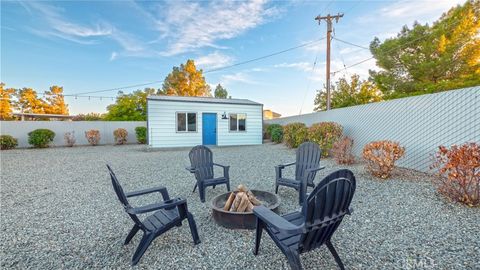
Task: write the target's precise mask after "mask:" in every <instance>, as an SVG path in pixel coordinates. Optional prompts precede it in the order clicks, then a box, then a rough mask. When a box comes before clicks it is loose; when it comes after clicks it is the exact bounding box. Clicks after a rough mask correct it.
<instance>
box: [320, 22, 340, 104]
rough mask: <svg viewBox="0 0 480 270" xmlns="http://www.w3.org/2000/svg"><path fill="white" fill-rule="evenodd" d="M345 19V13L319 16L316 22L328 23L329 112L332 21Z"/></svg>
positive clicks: (328, 100)
mask: <svg viewBox="0 0 480 270" xmlns="http://www.w3.org/2000/svg"><path fill="white" fill-rule="evenodd" d="M341 17H343V13H342V14H340V13H338V14H337V15H333V16H331V15H330V14H328V15H327V16H320V15H318V16H317V17H315V20H316V21H318V24H320V22H321V21H322V20H325V21H326V22H327V111H328V110H330V103H331V102H330V41H331V40H332V37H331V36H332V31H333V27H332V20H333V19H335V22H336V23H338V20H340V18H341Z"/></svg>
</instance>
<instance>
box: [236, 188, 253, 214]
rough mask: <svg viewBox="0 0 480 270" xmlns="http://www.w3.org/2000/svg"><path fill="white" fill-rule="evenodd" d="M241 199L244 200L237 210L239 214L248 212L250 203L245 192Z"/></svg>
mask: <svg viewBox="0 0 480 270" xmlns="http://www.w3.org/2000/svg"><path fill="white" fill-rule="evenodd" d="M241 197H242V200H241V201H240V205H239V206H238V208H237V212H245V210H247V207H248V204H249V203H250V201H249V200H248V196H247V194H245V193H244V192H242V195H241Z"/></svg>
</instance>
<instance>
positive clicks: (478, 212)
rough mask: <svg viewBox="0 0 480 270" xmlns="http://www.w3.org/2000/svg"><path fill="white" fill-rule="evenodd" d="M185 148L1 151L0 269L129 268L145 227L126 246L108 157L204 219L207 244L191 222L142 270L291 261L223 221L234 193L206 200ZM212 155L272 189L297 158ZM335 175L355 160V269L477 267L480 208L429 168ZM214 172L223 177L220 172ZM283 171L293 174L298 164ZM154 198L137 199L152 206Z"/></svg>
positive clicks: (343, 231) (259, 149) (315, 257)
mask: <svg viewBox="0 0 480 270" xmlns="http://www.w3.org/2000/svg"><path fill="white" fill-rule="evenodd" d="M188 151H189V149H176V150H175V149H173V150H162V151H145V146H142V145H122V146H96V147H88V146H85V147H73V148H50V149H18V150H9V151H2V152H1V153H0V157H1V186H0V188H1V191H0V194H1V210H0V213H1V231H0V248H1V267H2V268H17V269H24V268H41V269H59V268H82V269H85V268H109V269H112V268H115V269H117V268H131V266H130V261H131V256H132V255H133V253H134V251H135V248H136V247H137V245H138V243H139V241H140V234H139V235H137V236H136V237H135V238H134V239H133V240H132V242H131V243H130V244H129V245H127V246H123V241H124V239H125V237H126V235H127V233H128V231H129V229H130V228H131V226H132V225H133V223H132V221H131V220H130V219H129V217H128V216H127V215H126V214H125V212H124V211H123V208H122V207H121V205H120V203H119V202H118V200H117V199H116V197H115V194H114V191H113V188H112V186H111V182H110V179H109V176H108V173H107V169H106V167H105V164H106V163H109V164H110V165H111V166H112V168H113V170H114V171H115V172H116V174H117V176H118V177H119V180H120V182H121V183H122V185H123V187H124V189H125V190H126V191H133V190H138V189H143V188H148V187H154V186H159V185H164V186H166V187H167V188H168V191H169V193H170V194H171V196H175V197H183V198H186V199H187V201H188V207H189V209H190V211H191V212H192V213H193V215H194V217H195V220H196V222H197V227H198V230H199V234H200V238H201V241H202V243H201V244H199V245H197V246H194V245H193V241H192V238H191V236H190V231H189V228H188V225H187V223H186V222H185V223H184V226H182V227H179V228H174V229H172V230H170V231H168V232H167V233H165V234H164V235H162V236H160V237H158V238H157V239H156V240H155V241H154V242H153V243H152V245H151V246H150V248H149V249H148V250H147V252H146V253H145V255H144V256H143V258H142V260H141V261H140V263H139V264H138V266H136V267H134V268H136V269H226V268H230V269H289V267H288V264H287V260H286V258H285V256H284V255H283V254H282V253H281V251H280V250H279V249H278V248H277V247H276V246H275V244H274V243H273V242H272V240H270V238H269V237H268V235H267V234H264V236H263V238H262V243H261V247H260V253H259V255H258V256H254V255H253V254H252V248H253V244H254V232H253V231H246V230H228V229H225V228H223V227H220V226H218V225H216V224H215V222H214V220H213V219H212V217H211V210H210V200H211V199H213V198H214V196H216V195H219V194H221V193H224V192H226V189H225V187H224V186H221V187H217V188H216V189H211V188H209V189H207V193H206V197H207V202H206V203H203V204H202V203H201V202H200V199H199V196H198V192H195V193H193V194H192V189H193V185H194V183H195V180H194V177H193V175H191V174H190V173H188V172H187V171H186V170H185V169H184V167H185V166H187V165H188V164H189V161H188ZM213 152H214V159H215V161H216V162H218V163H221V164H226V165H230V166H231V169H230V176H231V184H232V187H236V186H237V185H238V184H241V183H243V184H245V185H246V186H247V187H249V188H252V189H261V190H267V191H272V192H273V191H274V178H275V172H274V168H273V166H274V165H277V164H281V163H286V162H291V161H294V159H295V152H294V150H290V149H287V148H286V147H284V146H283V145H272V144H265V145H259V146H242V147H218V148H213ZM322 163H323V165H325V166H326V167H327V168H326V169H325V170H323V171H321V172H320V173H319V174H318V176H317V178H316V182H317V183H318V181H320V180H321V179H322V177H323V176H325V175H327V174H328V173H330V172H332V171H334V170H336V169H339V168H342V167H347V168H349V169H351V170H352V171H353V172H354V173H355V175H356V178H357V192H356V194H355V196H354V200H353V202H352V207H353V208H354V213H353V214H352V215H351V216H347V217H346V218H345V219H344V221H343V223H342V225H341V226H340V227H339V229H338V231H337V233H336V234H335V235H334V237H333V243H334V245H335V246H336V248H337V250H338V252H339V254H340V257H341V258H342V260H343V262H344V264H345V266H346V268H348V269H412V268H417V269H419V268H424V269H433V268H434V269H480V263H479V262H480V234H479V231H480V225H479V221H480V209H478V208H468V207H465V206H463V205H459V204H455V203H450V202H448V201H446V200H445V199H444V198H443V197H441V196H439V195H437V194H436V193H435V190H434V188H433V187H432V185H431V176H429V175H427V174H423V173H418V172H413V171H409V170H404V169H398V170H396V171H395V173H394V175H393V177H392V179H390V180H377V179H374V178H373V177H371V176H370V175H369V174H368V173H366V172H365V170H364V168H363V164H360V163H357V164H354V165H352V166H338V165H336V164H335V162H334V161H333V160H331V159H324V160H322ZM216 173H219V174H220V173H221V171H220V170H218V171H216ZM287 174H290V175H293V170H292V168H290V169H288V170H287ZM279 196H280V199H281V205H280V212H281V213H287V212H289V211H292V210H295V209H298V207H299V206H298V205H297V196H298V195H297V193H296V192H295V191H294V190H293V189H290V188H286V187H280V191H279ZM158 199H159V198H158V195H148V196H145V197H142V198H138V199H137V198H135V200H132V204H133V205H141V204H144V203H152V202H155V201H156V200H158ZM301 257H302V263H303V265H304V267H305V268H306V269H320V268H321V269H337V266H336V264H335V261H334V260H333V258H332V256H331V255H330V253H329V252H328V250H327V249H326V248H324V247H322V248H320V249H318V250H315V251H313V252H309V253H307V254H303V255H302V256H301Z"/></svg>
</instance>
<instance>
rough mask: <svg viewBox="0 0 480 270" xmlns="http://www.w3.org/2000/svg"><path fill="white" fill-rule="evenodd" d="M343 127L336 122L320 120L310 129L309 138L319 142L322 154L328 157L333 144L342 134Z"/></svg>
mask: <svg viewBox="0 0 480 270" xmlns="http://www.w3.org/2000/svg"><path fill="white" fill-rule="evenodd" d="M342 132H343V128H342V126H341V125H339V124H338V123H335V122H320V123H316V124H313V125H312V126H311V127H310V128H309V129H308V140H309V141H312V142H315V143H317V144H318V145H319V146H320V149H321V150H322V156H323V157H327V156H328V153H329V152H330V150H331V149H332V147H333V144H334V143H335V142H336V141H338V139H340V137H341V136H342Z"/></svg>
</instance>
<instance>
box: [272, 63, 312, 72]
mask: <svg viewBox="0 0 480 270" xmlns="http://www.w3.org/2000/svg"><path fill="white" fill-rule="evenodd" d="M273 67H275V68H295V69H299V70H303V71H308V70H312V64H310V63H308V62H296V63H281V64H276V65H274V66H273Z"/></svg>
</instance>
